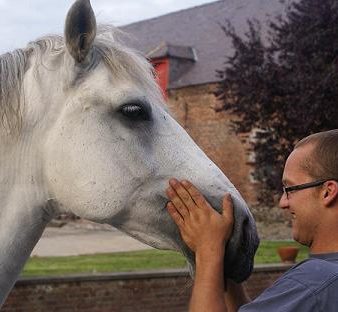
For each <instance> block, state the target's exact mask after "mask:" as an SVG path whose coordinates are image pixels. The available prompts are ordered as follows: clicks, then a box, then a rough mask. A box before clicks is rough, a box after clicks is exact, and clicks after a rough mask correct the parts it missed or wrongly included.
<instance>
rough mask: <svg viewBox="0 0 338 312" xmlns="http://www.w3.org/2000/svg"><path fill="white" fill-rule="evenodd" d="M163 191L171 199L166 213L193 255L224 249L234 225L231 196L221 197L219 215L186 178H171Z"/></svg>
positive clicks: (209, 253) (209, 254)
mask: <svg viewBox="0 0 338 312" xmlns="http://www.w3.org/2000/svg"><path fill="white" fill-rule="evenodd" d="M169 185H170V186H169V188H168V189H167V190H166V193H167V195H168V197H169V199H170V202H169V203H168V205H167V208H168V212H169V214H170V215H171V217H172V218H173V220H174V222H175V223H176V224H177V226H178V228H179V230H180V233H181V236H182V238H183V240H184V241H185V243H186V244H187V245H188V247H189V248H190V249H191V250H192V251H194V252H195V253H196V254H200V253H204V251H205V252H206V253H207V255H208V256H211V255H212V254H217V255H218V256H219V254H220V253H222V252H224V248H225V245H226V243H227V242H228V240H229V238H230V236H231V233H232V228H233V223H234V218H233V204H232V200H231V196H230V195H229V194H226V195H225V196H224V198H223V213H222V214H219V213H218V212H217V211H215V210H214V209H213V208H212V207H211V206H210V204H209V203H208V202H207V201H206V199H205V198H204V196H203V195H202V194H201V193H200V192H199V191H198V190H197V188H196V187H195V186H194V185H192V184H191V183H190V182H188V181H181V182H179V181H177V180H176V179H171V180H170V181H169Z"/></svg>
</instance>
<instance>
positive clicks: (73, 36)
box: [65, 0, 96, 63]
mask: <svg viewBox="0 0 338 312" xmlns="http://www.w3.org/2000/svg"><path fill="white" fill-rule="evenodd" d="M95 36H96V19H95V15H94V12H93V9H92V7H91V5H90V0H77V1H75V3H74V4H73V5H72V7H71V8H70V9H69V12H68V14H67V18H66V24H65V40H66V46H67V49H68V51H69V53H70V54H71V56H72V57H73V58H74V59H75V61H77V62H79V63H81V62H83V61H84V60H85V59H86V56H87V55H88V52H89V51H90V49H91V47H92V44H93V41H94V39H95Z"/></svg>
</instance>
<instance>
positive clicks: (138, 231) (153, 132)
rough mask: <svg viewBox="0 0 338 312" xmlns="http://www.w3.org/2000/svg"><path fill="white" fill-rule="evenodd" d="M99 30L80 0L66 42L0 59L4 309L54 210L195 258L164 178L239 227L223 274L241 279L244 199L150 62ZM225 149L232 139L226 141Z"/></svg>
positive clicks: (247, 243) (247, 244) (247, 239)
mask: <svg viewBox="0 0 338 312" xmlns="http://www.w3.org/2000/svg"><path fill="white" fill-rule="evenodd" d="M116 32H117V31H116V30H114V29H113V28H111V27H110V28H107V27H106V28H105V29H100V30H98V31H97V30H96V21H95V16H94V13H93V11H92V8H91V6H90V2H89V0H77V1H76V2H75V3H74V4H73V6H72V7H71V9H70V11H69V13H68V15H67V19H66V25H65V39H63V38H61V37H57V36H52V37H45V38H42V39H40V40H37V41H35V42H32V43H30V44H29V45H28V46H27V48H25V49H19V50H16V51H14V52H12V53H7V54H4V55H2V56H0V117H1V119H0V121H1V124H0V306H1V304H2V303H3V302H4V300H5V298H6V296H7V295H8V293H9V291H10V289H11V288H12V286H13V284H14V283H15V280H16V278H17V276H18V274H19V273H20V270H21V269H22V267H23V265H24V263H25V262H26V260H27V258H28V257H29V255H30V253H31V251H32V249H33V247H34V245H35V244H36V243H37V241H38V240H39V238H40V237H41V234H42V232H43V230H44V228H45V226H46V224H47V223H48V222H49V221H50V220H51V219H52V218H53V217H55V216H57V215H58V214H60V213H64V212H72V213H74V214H76V215H78V216H80V217H82V218H86V219H89V220H92V221H96V222H99V223H108V224H111V225H113V226H115V227H116V228H118V229H120V230H121V231H123V232H125V233H128V234H129V235H131V236H133V237H135V238H137V239H138V240H140V241H142V242H144V243H146V244H148V245H150V246H153V247H155V248H161V249H173V250H178V251H180V252H182V253H183V254H184V255H185V256H186V257H187V259H188V262H189V263H190V264H191V265H192V266H193V265H194V257H193V254H192V253H191V252H190V251H189V249H188V248H187V246H186V245H185V244H184V243H183V242H182V240H181V238H180V235H179V232H178V230H177V228H176V226H175V225H174V223H173V222H172V220H171V218H170V216H169V215H168V213H167V211H166V209H165V206H166V203H167V198H166V196H165V192H164V190H165V188H166V187H167V183H168V180H169V178H170V177H176V178H178V179H182V178H186V179H189V180H191V181H192V182H193V183H195V184H196V185H197V186H198V187H199V189H200V190H201V191H202V192H203V193H204V194H205V195H206V197H207V198H208V199H209V201H210V202H211V203H212V205H214V207H216V209H218V210H220V209H221V198H222V196H223V195H224V193H225V192H230V193H231V195H232V198H233V200H234V202H235V212H234V214H235V226H234V231H233V234H232V238H231V240H230V242H229V244H228V246H227V252H226V257H225V263H226V265H225V271H226V276H228V277H230V278H233V279H234V280H237V281H241V280H243V279H245V278H246V277H248V275H249V274H250V273H251V270H252V266H253V256H254V253H255V250H256V248H257V245H258V237H257V233H256V228H255V225H254V221H253V218H252V216H251V214H250V212H249V210H248V208H247V205H246V204H245V202H244V200H243V199H242V197H241V196H240V194H239V193H238V191H237V190H236V189H235V188H234V186H233V185H232V184H231V182H230V181H229V180H228V179H227V178H226V177H225V176H224V174H223V173H222V172H221V171H220V170H219V169H218V168H217V167H216V166H215V164H213V163H212V162H211V161H210V159H208V158H207V157H206V155H205V154H204V153H203V152H202V151H201V150H200V149H199V148H198V147H197V146H196V144H195V143H194V142H193V141H192V139H191V138H190V137H189V136H188V135H187V133H186V132H185V131H184V130H183V129H182V128H181V127H180V126H179V125H178V124H177V123H176V122H175V121H174V119H173V118H172V117H171V116H170V114H169V113H168V112H167V110H166V108H165V104H164V101H163V98H162V96H161V92H160V91H159V88H158V86H157V85H156V82H155V80H154V77H153V72H152V68H151V66H150V65H149V64H148V63H147V61H146V60H145V59H144V58H143V57H142V56H140V55H139V54H138V53H136V52H135V51H133V50H131V49H128V48H127V47H125V46H123V45H122V44H121V43H119V41H118V40H117V39H116V38H114V37H115V36H116ZM229 148H231V147H229Z"/></svg>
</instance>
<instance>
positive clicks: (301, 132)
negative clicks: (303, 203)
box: [216, 0, 338, 206]
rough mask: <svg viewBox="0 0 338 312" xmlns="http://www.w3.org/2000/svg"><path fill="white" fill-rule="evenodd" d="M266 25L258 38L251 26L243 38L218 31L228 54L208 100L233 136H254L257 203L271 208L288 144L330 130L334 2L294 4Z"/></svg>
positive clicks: (336, 121) (337, 40)
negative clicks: (225, 115)
mask: <svg viewBox="0 0 338 312" xmlns="http://www.w3.org/2000/svg"><path fill="white" fill-rule="evenodd" d="M267 26H268V36H265V38H263V36H262V34H261V33H262V32H261V25H260V24H259V22H257V21H249V22H248V31H247V33H246V34H245V36H244V37H241V36H240V35H238V34H237V33H236V31H235V29H234V28H233V27H232V26H231V24H230V23H228V22H227V23H226V24H225V26H223V30H224V32H225V34H226V36H228V37H230V38H231V40H232V44H233V47H234V54H233V56H231V57H229V58H228V59H227V61H226V63H225V68H224V69H223V70H219V71H218V76H219V77H220V78H221V82H220V83H219V85H218V88H217V91H216V96H217V97H218V98H219V99H220V100H221V101H222V103H223V107H222V109H224V110H226V111H229V112H231V113H234V114H235V115H236V118H235V119H234V120H233V121H232V126H233V127H232V129H233V131H234V132H235V133H237V134H241V133H253V132H254V133H256V139H255V140H254V141H252V142H251V143H250V144H251V146H250V149H251V150H252V151H253V152H254V154H255V164H254V166H255V172H254V176H255V178H256V179H257V181H258V182H260V184H261V187H260V190H261V191H260V194H259V200H260V203H263V204H266V205H268V206H272V205H273V204H275V203H274V201H273V196H274V194H276V193H277V192H279V193H280V190H281V175H282V170H283V164H284V161H285V159H286V157H287V155H288V154H289V153H290V152H291V151H292V148H293V145H294V144H295V143H296V142H297V141H298V140H299V139H301V138H302V137H304V136H307V135H309V134H311V133H314V132H318V131H324V130H329V129H334V128H338V103H337V101H338V63H337V61H338V0H336V1H334V0H300V1H298V2H294V3H292V4H290V5H289V6H288V7H287V8H286V13H285V14H284V15H283V16H278V17H276V18H275V19H273V20H270V21H269V22H268V25H267ZM337 143H338V142H337Z"/></svg>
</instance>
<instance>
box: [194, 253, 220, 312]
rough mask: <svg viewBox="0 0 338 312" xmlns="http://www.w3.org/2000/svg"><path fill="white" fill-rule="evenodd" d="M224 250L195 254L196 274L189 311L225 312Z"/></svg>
mask: <svg viewBox="0 0 338 312" xmlns="http://www.w3.org/2000/svg"><path fill="white" fill-rule="evenodd" d="M223 258H224V251H223V250H222V248H221V249H220V250H218V251H217V252H216V253H197V254H196V275H195V281H194V287H193V291H192V296H191V300H190V307H189V312H209V311H213V312H225V311H226V305H225V301H224V277H223V275H224V273H223V269H224V268H223V265H224V263H223Z"/></svg>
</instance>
